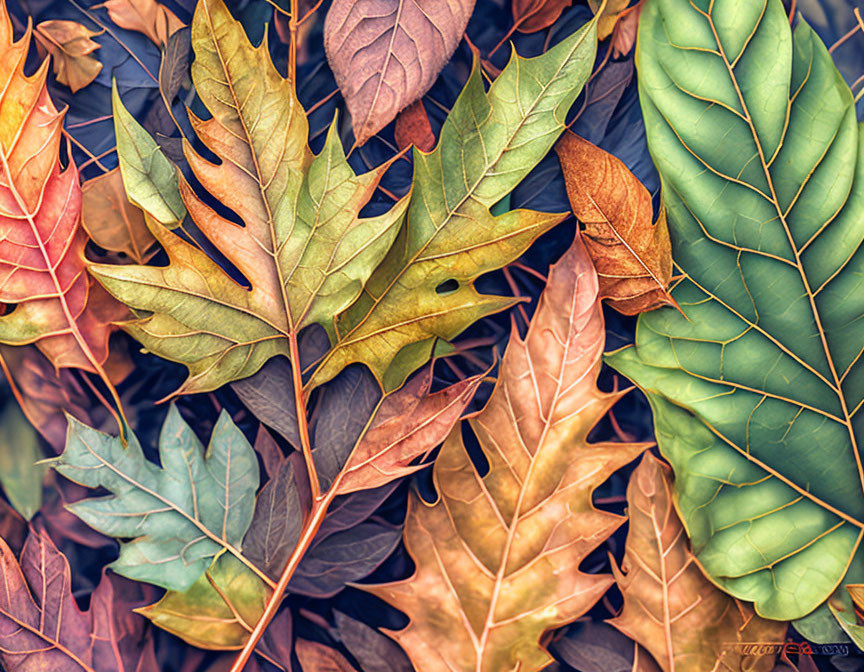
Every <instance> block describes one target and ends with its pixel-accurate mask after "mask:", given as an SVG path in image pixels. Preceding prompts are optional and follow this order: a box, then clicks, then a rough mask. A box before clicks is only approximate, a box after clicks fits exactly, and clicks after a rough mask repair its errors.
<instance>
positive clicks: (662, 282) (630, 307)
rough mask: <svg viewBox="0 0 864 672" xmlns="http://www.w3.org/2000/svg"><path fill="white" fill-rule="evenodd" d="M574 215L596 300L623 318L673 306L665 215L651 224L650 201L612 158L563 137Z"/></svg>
mask: <svg viewBox="0 0 864 672" xmlns="http://www.w3.org/2000/svg"><path fill="white" fill-rule="evenodd" d="M555 150H556V151H557V152H558V158H559V159H560V160H561V166H562V167H563V169H564V181H565V183H566V185H567V195H568V196H569V197H570V205H571V206H572V208H573V214H574V215H576V218H577V219H578V220H579V221H580V222H582V224H583V225H584V226H585V230H584V240H585V246H586V247H587V248H588V252H589V254H590V255H591V259H592V260H593V261H594V266H595V267H596V268H597V274H598V276H599V278H600V297H601V298H604V299H609V301H610V302H611V305H612V307H613V308H615V309H616V310H617V311H618V312H620V313H623V314H625V315H636V314H637V313H641V312H644V311H646V310H653V309H654V308H659V307H660V306H664V305H670V304H672V298H671V297H670V296H669V292H668V291H667V288H668V286H669V281H670V279H671V278H672V249H671V244H670V241H669V229H668V228H667V226H666V215H665V212H664V211H661V212H660V216H659V217H658V218H657V222H656V223H655V224H653V225H652V224H651V216H652V207H651V195H650V194H649V193H648V190H647V189H645V187H644V186H642V183H641V182H639V180H637V179H636V176H635V175H633V173H631V172H630V171H629V170H627V167H626V166H625V165H624V164H623V163H622V162H621V161H620V160H619V159H617V158H616V157H614V156H612V155H611V154H609V153H608V152H604V151H603V150H602V149H600V148H599V147H596V146H595V145H592V144H591V143H590V142H588V141H587V140H583V139H582V138H580V137H579V136H578V135H575V134H574V133H569V132H568V133H565V134H564V135H563V136H562V137H561V140H559V141H558V144H557V145H556V146H555Z"/></svg>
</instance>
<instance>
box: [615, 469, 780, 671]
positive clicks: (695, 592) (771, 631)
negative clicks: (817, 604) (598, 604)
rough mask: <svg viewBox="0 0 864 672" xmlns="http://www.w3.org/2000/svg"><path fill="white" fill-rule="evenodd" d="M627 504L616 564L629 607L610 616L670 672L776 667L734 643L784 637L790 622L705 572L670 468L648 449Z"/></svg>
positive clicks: (771, 660)
mask: <svg viewBox="0 0 864 672" xmlns="http://www.w3.org/2000/svg"><path fill="white" fill-rule="evenodd" d="M627 503H628V505H629V506H628V510H629V513H630V529H629V531H628V533H627V545H626V547H625V553H624V562H623V564H622V568H621V571H619V570H618V569H617V568H616V567H614V566H613V571H614V572H615V576H616V581H617V582H618V587H619V588H620V590H621V593H622V594H623V596H624V607H623V610H622V612H621V614H620V615H619V616H618V617H616V618H614V619H612V620H611V621H609V623H611V624H612V625H614V626H615V627H616V628H618V629H619V630H620V631H621V632H623V633H624V634H625V635H627V636H628V637H630V638H631V639H633V640H635V641H637V642H638V643H639V644H641V645H642V646H644V647H645V648H646V649H648V651H649V652H650V653H651V655H653V656H654V658H655V659H656V661H657V662H658V663H659V664H660V667H661V668H662V669H663V670H664V672H704V671H705V670H745V669H746V670H748V671H749V672H760V671H767V670H771V669H772V668H773V666H774V658H775V656H774V655H764V656H761V657H752V656H746V655H744V654H743V653H742V651H741V650H740V649H739V648H738V647H737V646H736V644H739V643H742V642H763V643H776V642H783V641H785V637H786V628H787V624H786V623H784V622H779V621H769V620H765V619H762V618H759V617H758V616H756V615H755V614H754V613H753V610H752V608H751V607H750V606H749V605H745V604H743V603H741V602H738V601H737V600H736V599H734V598H732V597H730V596H729V595H727V594H725V593H723V592H721V591H720V590H718V589H717V588H716V587H714V585H713V584H712V583H710V582H709V581H708V579H706V578H705V577H704V576H703V574H702V571H701V570H700V569H699V567H698V565H697V564H696V557H695V556H694V555H693V553H692V552H691V550H690V547H689V544H688V543H687V535H686V533H685V531H684V526H683V525H682V524H681V521H680V520H679V519H678V515H677V514H676V512H675V509H674V506H673V497H672V472H671V469H670V468H669V467H668V466H667V465H666V464H665V463H664V462H661V461H660V460H658V459H657V458H656V457H654V456H653V455H651V454H650V453H646V454H645V456H644V457H643V458H642V461H641V462H640V464H639V466H638V467H637V468H636V470H635V471H634V472H633V475H632V476H631V477H630V483H629V485H628V486H627ZM622 571H623V572H625V574H622Z"/></svg>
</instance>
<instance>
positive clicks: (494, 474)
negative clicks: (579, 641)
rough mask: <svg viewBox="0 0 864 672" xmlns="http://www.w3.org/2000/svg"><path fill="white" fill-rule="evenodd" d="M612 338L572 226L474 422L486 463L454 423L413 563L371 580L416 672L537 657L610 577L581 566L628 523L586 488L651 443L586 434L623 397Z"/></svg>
mask: <svg viewBox="0 0 864 672" xmlns="http://www.w3.org/2000/svg"><path fill="white" fill-rule="evenodd" d="M604 342H605V330H604V325H603V314H602V311H601V308H600V302H599V300H598V296H597V276H596V274H595V272H594V268H593V267H592V265H591V260H590V259H589V257H588V254H587V252H586V251H585V248H584V246H583V245H582V242H581V241H580V240H579V239H578V238H577V239H576V241H575V242H574V243H573V246H572V247H571V248H570V250H569V251H568V252H567V253H566V254H565V255H564V256H563V257H562V258H561V260H560V261H559V262H558V263H557V264H556V265H555V266H553V267H552V269H551V271H550V274H549V283H548V285H547V287H546V290H545V291H544V293H543V296H542V297H541V299H540V304H539V306H538V308H537V312H536V313H535V315H534V318H533V320H532V322H531V326H530V327H529V329H528V334H527V336H526V337H525V339H524V340H523V339H522V338H520V337H519V334H518V333H516V332H514V333H513V334H512V335H511V337H510V343H509V345H508V347H507V353H506V354H505V356H504V359H503V361H502V363H501V368H500V372H499V376H498V381H497V383H496V385H495V389H494V391H493V392H492V396H491V397H490V399H489V403H488V404H487V406H486V408H485V409H484V410H483V411H482V412H481V413H480V414H479V415H477V416H476V417H475V418H473V419H471V420H469V421H467V422H468V423H469V424H470V428H471V430H473V432H474V434H475V436H476V438H477V441H478V442H479V445H480V449H481V450H482V452H483V455H484V457H485V460H486V462H487V463H488V471H487V473H486V474H485V475H484V476H481V475H480V473H478V471H477V469H476V468H475V467H474V463H473V461H472V459H471V457H470V456H469V454H468V451H467V449H466V447H465V445H464V443H463V431H464V430H466V429H467V427H465V424H464V422H462V423H459V425H457V426H456V427H455V428H454V430H453V431H452V432H451V433H450V436H449V437H448V439H447V440H446V441H445V443H444V446H443V447H442V448H441V453H440V454H439V456H438V459H437V460H436V462H435V466H434V470H433V478H434V482H435V486H436V488H437V490H438V494H439V499H438V501H437V502H435V503H434V504H432V505H430V504H427V503H425V502H424V501H423V500H421V499H420V497H419V495H417V494H413V495H412V496H411V499H410V500H409V508H408V516H407V519H406V523H405V544H406V546H407V549H408V551H409V553H410V554H411V556H412V558H413V559H414V562H415V564H416V567H417V569H416V571H415V573H414V575H413V576H411V577H410V578H408V579H405V580H403V581H396V582H393V583H389V584H383V585H377V586H363V588H364V589H366V590H369V591H370V592H372V593H373V594H375V595H377V596H378V597H380V598H381V599H384V600H386V601H387V602H389V603H390V604H391V605H393V606H394V607H396V608H398V609H401V610H402V611H404V612H405V613H406V614H407V615H408V616H409V618H410V619H411V620H410V623H409V624H408V626H407V627H406V628H405V629H404V630H400V631H399V632H395V633H390V634H391V636H392V637H393V638H394V639H395V640H396V641H397V642H399V644H400V645H401V646H402V648H403V649H405V651H406V652H407V653H408V655H409V657H410V658H411V661H412V662H413V664H414V666H415V667H416V669H417V670H418V672H501V671H502V670H514V669H519V670H521V671H522V672H534V671H536V670H540V669H543V668H544V667H546V666H547V665H548V664H549V663H550V662H552V658H551V656H550V655H549V654H548V653H547V652H546V651H545V649H544V648H543V647H542V645H541V638H542V637H543V636H544V634H545V633H546V632H548V631H549V630H551V629H553V628H557V627H561V626H563V625H566V624H567V623H570V622H572V621H573V620H575V619H576V618H578V617H579V616H581V615H582V614H584V613H585V612H586V611H587V610H588V609H590V608H591V607H592V606H593V605H594V603H595V602H596V601H597V600H598V599H600V596H601V595H603V593H604V592H606V590H607V589H608V588H609V586H610V585H611V584H612V577H611V576H608V575H604V574H586V573H583V572H581V571H580V570H579V565H580V564H581V563H582V561H583V560H584V559H585V558H586V557H587V556H588V555H589V554H590V553H591V552H592V551H594V549H595V548H597V546H598V545H599V544H601V543H602V542H603V541H604V540H605V539H607V538H608V537H609V535H611V534H612V533H613V532H614V531H615V530H616V529H617V528H618V526H619V525H621V523H622V522H623V518H621V517H620V516H617V515H614V514H611V513H607V512H605V511H600V510H598V509H596V508H595V507H594V505H593V503H592V493H593V491H594V489H595V488H596V487H597V486H599V485H600V484H601V483H603V481H605V480H606V479H607V478H609V476H610V475H611V474H612V473H613V472H614V471H616V470H617V469H619V468H620V467H622V466H623V465H625V464H627V463H628V462H630V461H631V460H633V459H634V458H636V457H637V456H638V455H639V453H641V452H642V451H643V450H645V448H646V447H647V444H633V443H589V441H588V434H589V433H590V431H591V429H592V428H593V427H594V426H595V425H596V424H597V422H598V421H599V420H600V419H601V418H602V417H603V416H604V415H605V414H606V411H608V410H609V408H610V407H611V406H612V405H613V404H614V403H615V402H616V401H617V400H618V399H619V398H620V397H621V393H620V392H615V393H605V392H602V391H601V390H599V389H598V388H597V376H598V374H599V372H600V366H601V356H602V353H603V347H604Z"/></svg>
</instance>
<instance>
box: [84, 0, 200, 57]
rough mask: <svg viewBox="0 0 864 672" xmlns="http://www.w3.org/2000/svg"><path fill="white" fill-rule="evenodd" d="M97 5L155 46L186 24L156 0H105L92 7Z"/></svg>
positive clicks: (118, 23) (114, 19) (94, 7)
mask: <svg viewBox="0 0 864 672" xmlns="http://www.w3.org/2000/svg"><path fill="white" fill-rule="evenodd" d="M99 7H103V8H105V9H107V10H108V16H110V17H111V20H112V21H113V22H114V23H116V24H117V25H118V26H120V27H121V28H125V29H126V30H135V31H138V32H139V33H144V35H146V36H147V37H149V38H150V40H151V41H152V42H153V43H154V44H156V46H162V45H163V44H165V43H167V42H168V37H169V35H172V34H173V33H175V32H177V31H178V30H180V29H181V28H182V27H183V26H185V25H186V24H184V23H183V22H182V21H181V20H180V19H178V18H177V15H176V14H174V12H172V11H171V10H170V9H168V8H167V7H165V6H164V5H160V4H159V3H158V2H156V0H107V2H103V3H102V4H100V5H94V6H93V9H96V8H99Z"/></svg>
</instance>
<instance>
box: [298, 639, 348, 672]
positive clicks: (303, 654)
mask: <svg viewBox="0 0 864 672" xmlns="http://www.w3.org/2000/svg"><path fill="white" fill-rule="evenodd" d="M294 652H295V653H296V654H297V659H298V660H299V661H300V666H301V667H302V668H303V672H355V671H354V668H353V667H352V666H351V663H349V662H348V661H347V660H346V659H345V656H343V655H342V654H341V653H339V652H338V651H336V650H335V649H331V648H330V647H329V646H324V645H323V644H319V643H318V642H311V641H309V640H308V639H298V640H297V643H296V644H295V645H294Z"/></svg>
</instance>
